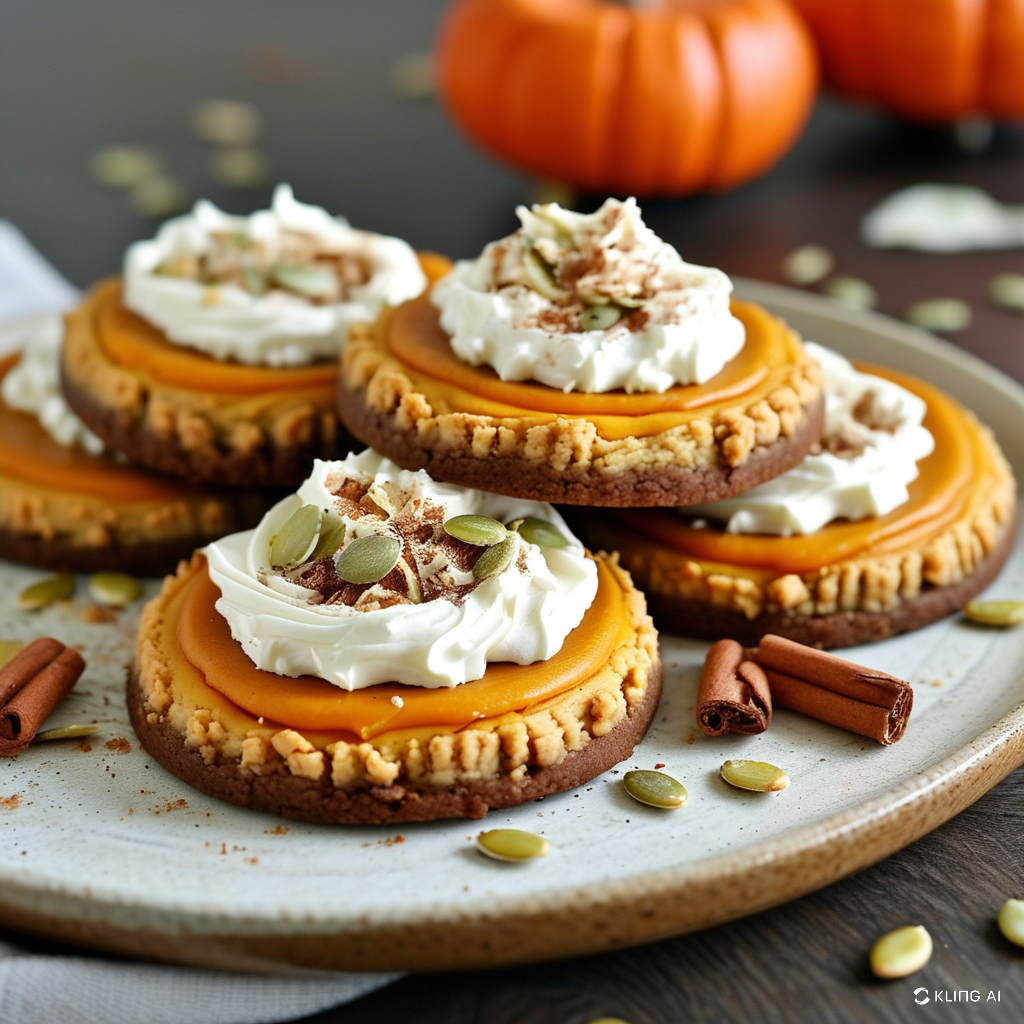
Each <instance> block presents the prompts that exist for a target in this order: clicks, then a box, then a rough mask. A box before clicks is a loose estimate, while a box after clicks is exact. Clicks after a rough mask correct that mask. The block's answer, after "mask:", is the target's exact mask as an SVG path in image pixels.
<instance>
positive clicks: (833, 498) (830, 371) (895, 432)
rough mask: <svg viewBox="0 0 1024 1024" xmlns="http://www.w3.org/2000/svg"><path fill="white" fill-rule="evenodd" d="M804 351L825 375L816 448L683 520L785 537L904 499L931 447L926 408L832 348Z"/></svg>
mask: <svg viewBox="0 0 1024 1024" xmlns="http://www.w3.org/2000/svg"><path fill="white" fill-rule="evenodd" d="M804 348H805V349H806V350H807V351H808V353H810V355H812V356H813V357H814V358H815V359H817V361H818V362H819V363H820V364H821V368H822V371H823V390H824V393H825V430H824V436H823V438H822V445H821V450H820V451H819V452H817V453H816V454H813V455H808V456H806V457H805V458H804V460H803V462H801V463H800V465H798V466H796V467H795V468H794V469H791V470H790V471H789V472H788V473H783V474H782V475H781V476H778V477H776V478H775V479H774V480H769V481H768V483H765V484H761V485H760V486H759V487H754V488H752V489H751V490H749V491H747V492H745V493H744V494H741V495H740V496H739V497H736V498H728V499H726V500H725V501H717V502H714V503H713V504H709V505H693V506H689V507H687V508H685V509H681V510H680V511H682V512H683V513H684V514H685V515H687V516H695V517H697V518H703V519H714V520H718V521H723V522H725V523H726V527H725V528H726V531H727V532H729V533H762V534H775V535H778V536H782V537H789V536H793V535H796V534H808V533H814V532H815V531H816V530H820V529H821V528H822V527H823V526H825V525H826V524H827V523H830V522H832V520H833V519H848V520H858V519H866V518H867V517H868V516H882V515H885V514H886V513H887V512H891V511H892V510H893V509H896V508H899V506H900V505H902V504H903V503H904V502H905V501H906V500H907V498H908V497H909V493H908V491H907V485H908V484H909V483H911V481H913V480H914V479H916V478H917V475H918V468H917V463H918V461H919V460H920V459H923V458H924V457H925V456H926V455H930V454H931V452H932V451H933V449H934V447H935V440H934V438H933V437H932V435H931V433H930V432H929V431H928V430H927V429H926V428H925V427H924V426H922V421H923V420H924V415H925V412H926V411H927V407H926V406H925V403H924V402H923V401H922V400H921V399H920V398H918V396H917V395H914V394H911V393H910V392H909V391H907V389H906V388H902V387H900V386H899V385H898V384H894V383H893V382H892V381H889V380H885V379H884V378H882V377H876V376H875V375H874V374H869V373H860V372H859V371H858V370H856V369H855V368H854V366H853V365H852V364H851V363H850V362H849V361H848V360H846V359H844V358H843V357H842V356H841V355H839V354H838V353H836V352H833V351H831V350H830V349H827V348H824V347H823V346H821V345H816V344H815V343H814V342H809V341H805V342H804Z"/></svg>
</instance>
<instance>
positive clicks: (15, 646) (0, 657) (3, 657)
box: [0, 640, 25, 668]
mask: <svg viewBox="0 0 1024 1024" xmlns="http://www.w3.org/2000/svg"><path fill="white" fill-rule="evenodd" d="M24 646H25V645H24V644H23V643H22V642H21V641H20V640H0V668H3V667H4V665H6V664H7V662H9V661H10V660H11V658H13V657H14V656H15V655H16V654H17V653H18V651H20V650H21V649H22V647H24Z"/></svg>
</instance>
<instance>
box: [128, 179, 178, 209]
mask: <svg viewBox="0 0 1024 1024" xmlns="http://www.w3.org/2000/svg"><path fill="white" fill-rule="evenodd" d="M131 203H132V206H134V207H135V209H136V210H137V211H138V212H139V213H141V214H142V215H143V216H144V217H170V216H172V215H173V214H175V213H181V211H182V210H184V209H185V207H186V206H187V205H188V196H187V194H186V192H185V187H184V185H182V184H181V182H180V181H178V179H177V178H172V177H170V176H169V175H163V174H161V175H159V176H157V177H155V178H146V180H145V181H140V182H139V183H138V185H136V186H135V188H133V189H132V191H131Z"/></svg>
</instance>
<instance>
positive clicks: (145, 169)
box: [89, 146, 164, 188]
mask: <svg viewBox="0 0 1024 1024" xmlns="http://www.w3.org/2000/svg"><path fill="white" fill-rule="evenodd" d="M163 166H164V165H163V161H162V160H161V159H160V156H159V154H158V153H157V152H156V150H154V149H152V148H150V147H149V146H105V147H104V148H103V149H101V150H98V151H97V152H96V153H95V154H94V156H93V158H92V162H91V163H90V165H89V167H90V170H91V171H92V176H93V177H94V178H95V179H96V180H97V181H98V182H99V183H100V184H101V185H108V186H109V187H110V188H134V187H135V186H136V185H138V184H139V182H141V181H145V180H146V179H147V178H154V177H156V176H157V175H158V174H160V173H161V171H163Z"/></svg>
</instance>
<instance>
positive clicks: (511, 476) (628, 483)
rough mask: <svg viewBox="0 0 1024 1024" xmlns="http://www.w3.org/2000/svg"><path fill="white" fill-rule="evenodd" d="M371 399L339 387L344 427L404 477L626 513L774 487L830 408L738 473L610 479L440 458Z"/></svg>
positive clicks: (667, 472) (811, 412) (457, 456)
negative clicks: (413, 472) (412, 472)
mask: <svg viewBox="0 0 1024 1024" xmlns="http://www.w3.org/2000/svg"><path fill="white" fill-rule="evenodd" d="M364 397H365V391H362V390H358V391H354V390H350V389H349V388H347V387H345V385H344V383H343V382H342V383H340V384H339V387H338V410H339V412H340V414H341V418H342V421H343V422H344V424H345V426H346V427H347V428H348V430H349V431H350V432H351V433H353V434H354V435H355V436H356V437H358V438H359V439H360V440H361V441H363V442H364V443H365V444H367V445H369V446H370V447H371V448H373V449H375V450H376V451H378V452H380V453H381V454H383V455H386V456H387V457H388V458H389V459H391V460H392V461H393V462H397V463H398V465H400V466H402V467H403V468H404V469H425V470H426V471H427V472H428V473H429V474H430V475H431V476H432V477H433V478H434V479H435V480H439V481H442V482H444V483H451V484H461V485H462V486H463V487H475V488H478V489H479V490H481V491H493V492H495V493H497V494H506V495H509V496H511V497H514V498H527V499H530V500H533V501H550V502H553V503H556V504H563V505H590V506H596V505H600V506H607V507H620V508H624V507H633V508H650V507H653V506H664V505H677V506H678V505H697V504H702V503H704V502H710V501H721V500H722V499H723V498H731V497H733V496H734V495H737V494H742V493H743V492H744V491H748V490H750V488H751V487H756V486H757V485H758V484H762V483H764V482H765V481H767V480H773V479H774V478H775V477H777V476H780V475H781V474H782V473H785V472H786V471H787V470H790V469H792V468H793V467H794V466H797V465H799V464H800V462H802V461H803V459H804V456H806V455H807V453H808V451H809V450H810V448H811V446H812V445H813V444H815V443H816V442H818V441H819V440H820V439H821V432H822V427H823V424H824V408H825V405H824V399H823V398H819V399H817V400H816V401H815V402H813V403H812V404H811V405H809V406H806V407H805V409H804V417H803V419H802V420H801V421H800V424H799V426H798V427H797V429H796V430H795V432H794V433H793V435H792V436H791V437H786V438H780V439H779V440H778V441H776V442H775V443H774V444H771V445H767V446H764V447H758V448H755V449H754V450H753V451H752V452H751V453H750V455H749V456H748V457H747V458H746V460H745V461H744V462H743V464H742V465H740V466H737V467H736V468H735V469H732V468H730V467H729V466H724V465H723V466H714V467H711V468H707V469H686V468H684V467H681V466H661V465H659V466H653V465H652V466H649V467H644V468H642V469H627V470H623V471H622V472H621V473H618V474H615V475H611V474H608V473H601V472H598V471H596V470H585V471H583V472H579V473H572V474H570V473H569V472H567V471H564V470H560V469H556V468H554V467H553V466H550V465H548V464H547V463H535V462H525V461H523V460H522V459H518V458H516V459H512V458H508V459H503V458H501V457H500V456H499V457H495V456H488V457H486V458H477V457H476V456H474V455H473V453H472V451H471V450H470V448H469V446H468V444H467V446H466V448H465V449H464V450H462V451H450V450H445V451H435V450H433V449H432V448H429V447H426V446H425V445H424V444H423V443H422V441H421V440H420V437H419V435H418V434H417V433H416V431H415V430H407V431H400V430H396V429H395V427H394V426H393V424H392V422H391V419H392V418H391V417H390V416H388V415H385V414H383V413H377V412H374V411H373V410H371V409H369V408H368V407H367V406H366V404H365V402H364Z"/></svg>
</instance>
